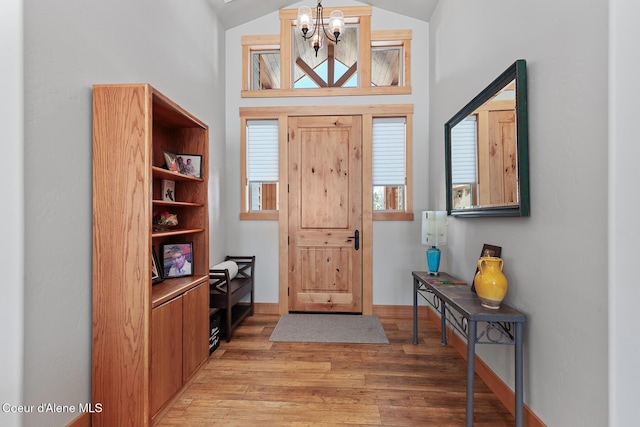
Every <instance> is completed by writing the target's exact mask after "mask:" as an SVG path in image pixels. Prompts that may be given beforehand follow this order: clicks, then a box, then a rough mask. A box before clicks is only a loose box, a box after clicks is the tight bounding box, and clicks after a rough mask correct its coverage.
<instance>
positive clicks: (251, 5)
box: [208, 0, 439, 29]
mask: <svg viewBox="0 0 640 427" xmlns="http://www.w3.org/2000/svg"><path fill="white" fill-rule="evenodd" d="M208 1H209V3H210V4H211V7H212V8H213V10H214V11H215V13H216V15H217V16H218V18H219V19H220V21H221V22H222V25H223V26H224V28H225V29H230V28H233V27H237V26H238V25H241V24H244V23H246V22H249V21H253V20H254V19H256V18H259V17H261V16H264V15H267V14H269V13H272V12H275V11H277V10H280V9H282V8H287V7H291V6H292V5H294V4H296V3H299V1H297V0H294V1H291V0H208ZM438 1H439V0H361V1H360V2H361V3H363V4H368V5H371V6H375V7H378V8H380V9H385V10H388V11H390V12H394V13H398V14H401V15H406V16H410V17H412V18H416V19H419V20H421V21H425V22H428V21H429V19H431V14H432V13H433V10H434V9H435V7H436V5H437V4H438ZM305 4H306V5H307V6H309V7H311V8H314V7H315V6H316V4H317V1H316V0H307V1H306V3H305ZM322 5H323V6H325V7H340V6H342V5H341V4H340V1H339V0H324V2H323V3H322Z"/></svg>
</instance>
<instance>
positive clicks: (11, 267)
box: [0, 0, 24, 426]
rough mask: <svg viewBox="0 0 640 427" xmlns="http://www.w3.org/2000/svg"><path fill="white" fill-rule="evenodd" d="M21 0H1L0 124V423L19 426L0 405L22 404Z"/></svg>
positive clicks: (22, 160)
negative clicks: (0, 159)
mask: <svg viewBox="0 0 640 427" xmlns="http://www.w3.org/2000/svg"><path fill="white" fill-rule="evenodd" d="M22 16H23V15H22V0H5V1H3V2H2V3H0V58H2V66H1V67H0V93H2V94H3V102H2V103H0V129H2V130H3V136H2V143H1V146H2V152H3V156H4V161H3V167H2V168H0V181H1V182H3V183H4V185H3V192H2V193H3V194H2V200H3V201H2V209H0V235H2V239H3V240H4V242H3V244H2V245H1V246H0V259H2V260H3V261H4V262H3V266H2V297H1V298H0V337H2V351H0V378H1V380H0V405H2V406H0V424H2V425H7V426H8V425H18V424H19V423H20V418H21V417H20V415H19V414H18V413H17V412H11V409H10V408H9V410H8V412H7V408H6V407H5V404H9V405H19V404H21V403H22V393H23V387H22V378H23V372H24V371H23V363H22V360H23V357H24V346H23V338H22V337H23V333H24V291H23V289H24V287H23V283H24V203H23V202H24V179H23V177H24V156H23V151H24V143H23V141H24V134H23V129H24V117H23V111H24V110H23V105H24V104H23V102H24V96H23V78H22V72H23V62H22V50H23V43H22V33H23V27H22Z"/></svg>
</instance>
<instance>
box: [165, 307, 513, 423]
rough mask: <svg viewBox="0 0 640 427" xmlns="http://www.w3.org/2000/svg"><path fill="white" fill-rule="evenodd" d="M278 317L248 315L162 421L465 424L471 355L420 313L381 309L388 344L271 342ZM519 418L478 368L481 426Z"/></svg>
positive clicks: (477, 404)
mask: <svg viewBox="0 0 640 427" xmlns="http://www.w3.org/2000/svg"><path fill="white" fill-rule="evenodd" d="M278 319H279V316H275V315H264V314H256V315H254V316H252V317H247V318H246V319H245V320H244V322H243V323H242V325H241V326H239V327H238V328H237V329H236V331H235V332H234V335H233V339H232V340H231V342H229V343H227V342H226V341H225V340H222V341H221V343H220V347H218V349H217V350H216V351H215V352H214V353H213V354H212V355H211V357H210V359H209V363H208V364H207V365H206V366H204V367H203V368H202V369H201V370H200V372H199V373H198V374H197V376H196V377H195V378H194V380H193V381H192V382H191V383H190V384H189V386H188V387H187V388H186V390H185V391H184V393H183V394H182V395H181V396H180V398H178V399H177V400H176V401H175V402H174V404H173V405H172V406H171V407H170V408H169V409H168V410H167V412H166V413H165V415H164V417H163V418H162V419H160V420H159V422H158V424H157V425H158V426H176V425H180V426H211V425H224V426H253V425H255V426H337V425H347V424H348V425H358V426H463V425H464V424H465V384H466V371H465V369H466V363H465V361H464V359H463V358H462V357H461V356H460V355H459V354H458V353H457V352H456V350H455V349H454V348H453V347H452V346H443V345H441V344H440V333H439V330H437V329H436V328H435V326H434V325H433V324H431V323H430V322H421V324H420V337H419V338H420V340H419V344H418V345H413V344H412V320H411V319H407V318H403V319H394V318H382V319H381V320H382V324H383V327H384V329H385V332H386V334H387V337H388V338H389V342H390V344H349V345H346V344H326V343H323V344H318V343H272V342H269V337H270V335H271V332H273V329H274V327H275V325H276V323H277V322H278ZM513 424H514V418H513V416H512V415H511V414H510V413H509V411H508V410H507V409H506V408H505V407H504V406H503V405H502V404H501V403H500V401H499V400H498V398H497V397H496V396H495V395H494V394H492V393H491V391H490V390H489V389H488V388H487V386H486V385H485V383H484V382H483V381H482V380H481V379H480V378H479V377H478V376H477V375H476V380H475V423H474V425H475V426H491V427H499V426H512V425H513Z"/></svg>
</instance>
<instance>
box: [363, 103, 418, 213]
mask: <svg viewBox="0 0 640 427" xmlns="http://www.w3.org/2000/svg"><path fill="white" fill-rule="evenodd" d="M382 117H404V118H405V120H406V137H405V184H404V209H403V210H397V211H374V210H372V216H373V220H374V221H413V166H412V165H413V152H412V145H413V144H412V141H413V111H412V112H411V113H410V114H409V113H405V114H372V115H371V119H370V121H369V123H368V130H369V135H370V139H369V140H370V141H371V140H372V137H373V135H372V134H373V119H377V118H382ZM364 126H365V125H364V123H363V127H364ZM372 168H373V165H372V166H371V168H370V171H371V173H372V174H373V169H372ZM371 197H373V183H372V184H371ZM372 203H373V201H372ZM372 209H373V206H372Z"/></svg>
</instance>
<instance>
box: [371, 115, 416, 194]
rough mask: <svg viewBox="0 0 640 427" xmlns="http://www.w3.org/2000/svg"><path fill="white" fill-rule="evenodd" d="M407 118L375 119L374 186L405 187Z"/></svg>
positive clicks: (373, 142)
mask: <svg viewBox="0 0 640 427" xmlns="http://www.w3.org/2000/svg"><path fill="white" fill-rule="evenodd" d="M406 123H407V121H406V118H404V117H381V118H374V119H373V129H372V130H373V141H372V144H373V185H374V186H389V185H392V186H400V185H405V178H406V149H405V148H406Z"/></svg>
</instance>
